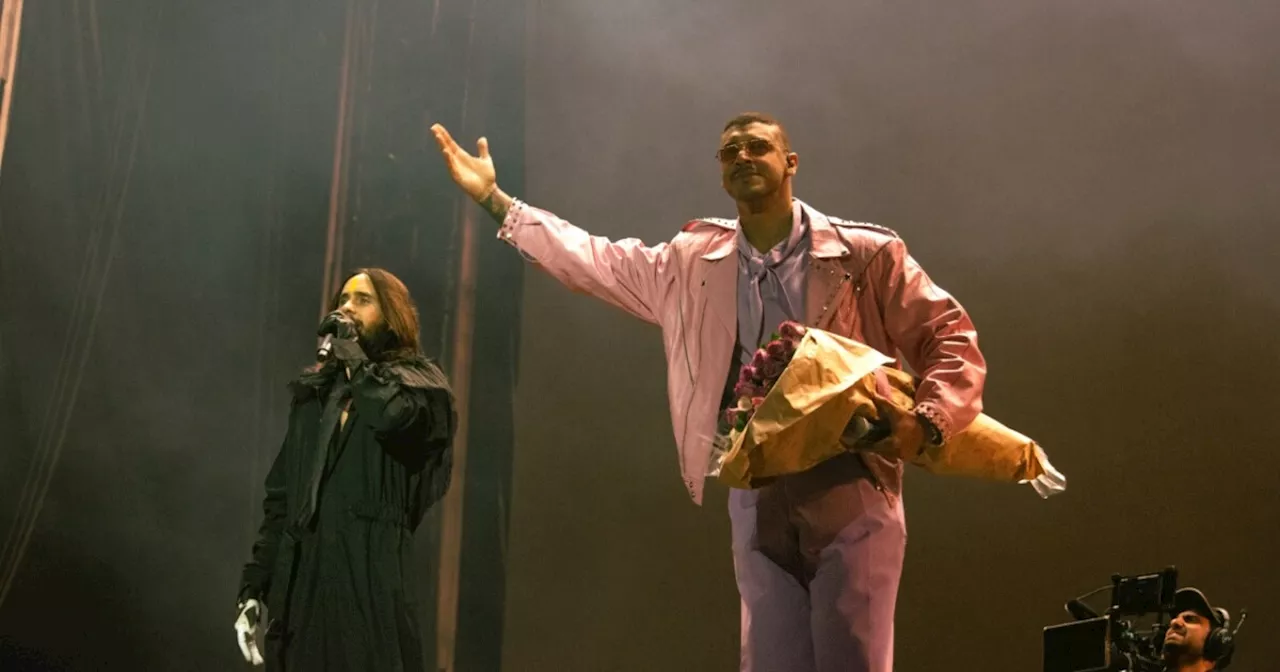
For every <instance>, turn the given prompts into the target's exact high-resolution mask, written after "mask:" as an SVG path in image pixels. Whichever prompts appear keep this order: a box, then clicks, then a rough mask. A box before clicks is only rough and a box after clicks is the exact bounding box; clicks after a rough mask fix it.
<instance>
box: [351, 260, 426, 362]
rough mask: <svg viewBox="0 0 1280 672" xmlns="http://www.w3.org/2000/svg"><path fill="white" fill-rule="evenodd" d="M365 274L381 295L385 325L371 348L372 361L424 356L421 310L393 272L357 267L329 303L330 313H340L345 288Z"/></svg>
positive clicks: (380, 303) (379, 302)
mask: <svg viewBox="0 0 1280 672" xmlns="http://www.w3.org/2000/svg"><path fill="white" fill-rule="evenodd" d="M360 274H364V275H367V276H369V281H370V282H371V283H372V284H373V291H374V292H375V293H377V295H378V305H379V306H380V307H381V308H382V320H383V322H384V323H385V326H384V328H383V330H382V334H381V335H380V336H379V337H378V338H376V339H375V341H374V342H373V343H371V344H370V345H372V346H374V347H373V350H374V351H373V352H368V353H367V354H368V355H369V358H370V359H375V360H380V359H397V358H401V357H408V356H412V355H421V354H422V346H421V345H420V343H419V337H418V329H419V326H418V307H417V306H416V305H414V303H413V299H412V298H411V297H410V296H409V288H408V287H405V286H404V283H403V282H401V281H400V278H397V277H396V276H394V275H392V274H391V272H390V271H387V270H384V269H381V268H357V269H356V270H354V271H352V272H351V273H349V274H347V277H346V278H345V279H343V281H342V285H339V288H338V291H337V292H336V293H335V294H334V295H333V300H332V301H330V302H329V310H337V309H338V306H339V305H341V301H340V300H341V298H342V287H344V286H346V284H347V282H349V281H350V280H351V278H354V277H356V276H357V275H360Z"/></svg>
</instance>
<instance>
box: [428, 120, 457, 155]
mask: <svg viewBox="0 0 1280 672" xmlns="http://www.w3.org/2000/svg"><path fill="white" fill-rule="evenodd" d="M431 134H432V135H434V136H436V144H437V145H439V146H440V151H442V152H444V153H445V154H454V153H456V152H457V151H459V150H458V143H456V142H454V140H453V136H452V135H449V131H448V130H446V129H445V127H444V126H441V125H440V124H432V125H431Z"/></svg>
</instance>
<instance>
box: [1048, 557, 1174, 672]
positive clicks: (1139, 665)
mask: <svg viewBox="0 0 1280 672" xmlns="http://www.w3.org/2000/svg"><path fill="white" fill-rule="evenodd" d="M1109 587H1110V588H1111V603H1110V606H1109V607H1108V608H1107V610H1106V612H1105V613H1103V614H1098V613H1097V612H1095V611H1093V610H1092V609H1090V608H1089V607H1088V606H1086V605H1085V604H1084V603H1083V602H1082V601H1081V600H1080V599H1075V600H1071V601H1070V602H1068V603H1067V610H1068V611H1069V612H1071V614H1072V615H1073V616H1074V617H1075V618H1076V620H1075V621H1073V622H1070V623H1062V624H1059V625H1052V626H1049V627H1047V628H1045V629H1044V672H1159V671H1160V670H1163V669H1164V664H1163V663H1162V662H1161V660H1160V654H1161V647H1162V646H1163V643H1164V634H1165V631H1166V630H1167V629H1168V627H1169V621H1170V620H1172V618H1173V617H1174V615H1175V614H1174V593H1175V592H1177V589H1178V570H1177V568H1176V567H1169V568H1166V569H1165V570H1163V571H1161V572H1157V573H1154V574H1141V575H1136V576H1122V575H1120V574H1115V575H1113V576H1112V577H1111V585H1110V586H1109ZM1105 589H1106V587H1104V588H1101V589H1099V591H1095V592H1100V591H1101V590H1105ZM1153 614H1154V615H1155V616H1156V622H1155V623H1154V624H1153V625H1152V626H1151V628H1150V630H1149V634H1147V635H1145V636H1144V635H1142V634H1140V632H1139V630H1138V626H1137V625H1136V623H1135V622H1134V620H1133V619H1134V618H1136V617H1144V616H1149V615H1153Z"/></svg>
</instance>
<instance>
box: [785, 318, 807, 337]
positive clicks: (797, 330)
mask: <svg viewBox="0 0 1280 672" xmlns="http://www.w3.org/2000/svg"><path fill="white" fill-rule="evenodd" d="M805 331H806V328H805V326H804V325H803V324H800V323H799V322H792V321H790V320H788V321H786V322H783V323H782V324H781V325H779V326H778V333H779V334H781V335H782V338H783V339H785V340H789V341H799V340H800V339H802V338H804V332H805Z"/></svg>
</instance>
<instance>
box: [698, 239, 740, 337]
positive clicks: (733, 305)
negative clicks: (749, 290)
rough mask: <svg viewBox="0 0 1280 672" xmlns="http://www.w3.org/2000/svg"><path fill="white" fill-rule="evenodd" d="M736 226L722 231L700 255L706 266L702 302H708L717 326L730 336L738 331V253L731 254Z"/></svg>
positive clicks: (734, 241) (734, 335) (733, 335)
mask: <svg viewBox="0 0 1280 672" xmlns="http://www.w3.org/2000/svg"><path fill="white" fill-rule="evenodd" d="M736 244H737V230H736V229H735V230H732V231H726V233H725V234H723V235H721V236H720V239H719V240H717V241H716V242H715V243H713V244H712V245H711V247H710V249H709V250H708V251H707V253H706V254H703V255H702V259H703V260H704V261H707V262H709V263H708V264H707V266H708V269H707V271H706V275H704V276H703V278H702V293H703V296H704V297H705V300H706V303H705V304H703V305H704V306H705V305H708V304H709V305H710V306H711V312H713V313H715V315H716V318H717V319H718V320H719V322H720V324H721V326H723V327H724V328H725V330H727V331H728V332H729V334H730V336H731V338H736V337H737V334H738V272H737V271H738V255H737V254H735V251H736Z"/></svg>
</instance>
